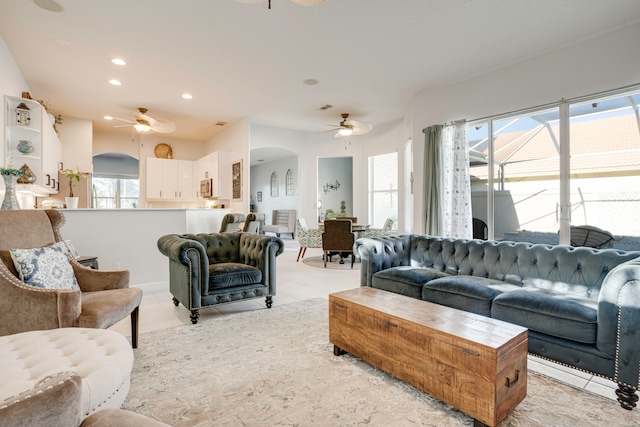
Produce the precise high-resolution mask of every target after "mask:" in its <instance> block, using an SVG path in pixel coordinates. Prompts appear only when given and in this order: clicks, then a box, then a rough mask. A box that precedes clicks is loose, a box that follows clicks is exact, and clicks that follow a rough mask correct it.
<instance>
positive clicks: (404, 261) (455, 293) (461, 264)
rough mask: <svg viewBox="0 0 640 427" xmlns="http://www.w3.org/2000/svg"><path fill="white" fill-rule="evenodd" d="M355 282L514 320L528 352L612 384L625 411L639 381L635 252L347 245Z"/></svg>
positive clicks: (471, 244) (429, 242)
mask: <svg viewBox="0 0 640 427" xmlns="http://www.w3.org/2000/svg"><path fill="white" fill-rule="evenodd" d="M354 252H356V253H357V254H358V255H359V256H360V259H361V260H362V264H361V282H360V285H361V286H372V287H374V288H378V289H383V290H386V291H391V292H396V293H399V294H403V295H407V296H410V297H413V298H418V299H422V300H426V301H430V302H434V303H438V304H442V305H446V306H449V307H453V308H457V309H460V310H465V311H469V312H473V313H477V314H481V315H484V316H489V317H493V318H496V319H500V320H504V321H507V322H511V323H515V324H518V325H521V326H524V327H526V328H528V329H529V353H532V354H535V355H537V356H540V357H543V358H545V359H549V360H552V361H555V362H559V363H561V364H564V365H568V366H571V367H574V368H577V369H580V370H583V371H586V372H589V373H592V374H596V375H599V376H602V377H605V378H608V379H610V380H613V381H615V382H617V383H618V387H619V388H618V390H616V394H617V396H618V402H620V404H621V406H622V407H623V408H625V409H632V408H633V407H635V406H636V402H637V400H638V395H637V393H636V392H637V390H638V387H639V385H640V380H639V369H640V258H639V257H640V252H625V251H618V250H614V249H602V250H599V249H591V248H574V247H570V246H553V245H546V244H531V243H525V242H506V241H505V242H496V241H484V240H455V239H446V238H439V237H431V236H425V235H417V234H412V235H402V236H391V237H386V238H374V239H368V238H362V239H358V240H357V241H356V242H355V244H354Z"/></svg>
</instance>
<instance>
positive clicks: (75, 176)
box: [60, 167, 87, 209]
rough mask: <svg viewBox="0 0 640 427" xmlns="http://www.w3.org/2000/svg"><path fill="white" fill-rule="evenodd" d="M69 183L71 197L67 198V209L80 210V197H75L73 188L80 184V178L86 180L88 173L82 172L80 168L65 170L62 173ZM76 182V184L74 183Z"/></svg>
mask: <svg viewBox="0 0 640 427" xmlns="http://www.w3.org/2000/svg"><path fill="white" fill-rule="evenodd" d="M60 172H61V173H62V174H63V175H64V176H65V177H66V178H67V180H68V181H69V196H68V197H65V198H64V200H65V203H66V204H67V209H77V208H78V197H75V196H74V195H73V186H74V185H75V183H76V182H80V178H84V177H86V176H87V173H86V172H82V171H81V170H80V168H79V167H76V169H75V170H73V169H63V170H61V171H60ZM74 181H75V182H74Z"/></svg>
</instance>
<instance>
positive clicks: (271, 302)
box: [264, 295, 273, 308]
mask: <svg viewBox="0 0 640 427" xmlns="http://www.w3.org/2000/svg"><path fill="white" fill-rule="evenodd" d="M264 302H265V304H267V308H271V306H272V305H273V298H272V297H271V295H267V299H266V300H265V301H264Z"/></svg>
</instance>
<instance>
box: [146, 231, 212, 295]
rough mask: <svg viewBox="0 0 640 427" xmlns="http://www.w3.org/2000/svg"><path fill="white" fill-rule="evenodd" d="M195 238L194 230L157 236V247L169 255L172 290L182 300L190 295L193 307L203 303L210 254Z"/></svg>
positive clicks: (206, 288)
mask: <svg viewBox="0 0 640 427" xmlns="http://www.w3.org/2000/svg"><path fill="white" fill-rule="evenodd" d="M196 239H197V236H196V235H195V234H168V235H165V236H162V237H160V238H159V239H158V250H159V251H160V253H162V254H163V255H165V256H167V257H168V258H169V274H170V276H171V279H172V280H171V281H170V285H171V287H172V289H171V291H172V293H173V294H174V296H175V297H177V298H178V300H180V301H182V302H183V303H185V302H186V301H187V299H188V300H189V307H191V308H198V307H200V302H201V296H202V295H206V293H207V290H208V283H209V257H208V256H207V252H206V250H205V248H204V246H203V245H202V244H201V243H200V242H199V241H198V240H196ZM174 285H175V287H174ZM176 294H177V295H176ZM185 305H186V304H185Z"/></svg>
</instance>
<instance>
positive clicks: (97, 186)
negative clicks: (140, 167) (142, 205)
mask: <svg viewBox="0 0 640 427" xmlns="http://www.w3.org/2000/svg"><path fill="white" fill-rule="evenodd" d="M92 185H93V193H94V207H95V208H98V209H130V208H131V209H132V208H137V207H138V205H139V199H140V180H139V179H137V178H136V179H129V178H118V177H109V176H98V175H94V177H93V180H92Z"/></svg>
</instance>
